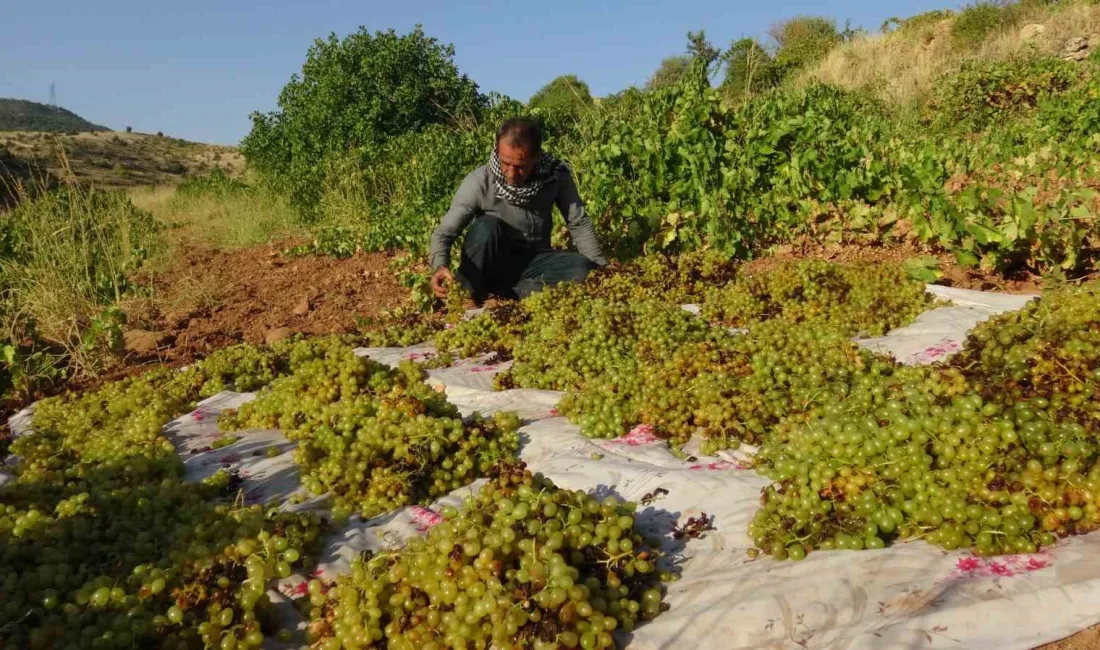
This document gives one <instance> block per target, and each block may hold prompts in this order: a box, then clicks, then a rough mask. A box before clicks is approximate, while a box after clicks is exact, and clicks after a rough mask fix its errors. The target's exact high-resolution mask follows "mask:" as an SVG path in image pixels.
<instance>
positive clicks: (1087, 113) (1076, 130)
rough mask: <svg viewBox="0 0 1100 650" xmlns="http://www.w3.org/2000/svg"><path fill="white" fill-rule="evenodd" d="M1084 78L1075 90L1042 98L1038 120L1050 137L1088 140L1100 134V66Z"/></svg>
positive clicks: (1090, 69) (1092, 67)
mask: <svg viewBox="0 0 1100 650" xmlns="http://www.w3.org/2000/svg"><path fill="white" fill-rule="evenodd" d="M1097 51H1100V50H1097ZM1084 76H1085V80H1084V81H1083V82H1082V83H1080V84H1078V85H1077V86H1075V87H1074V88H1073V89H1072V90H1069V91H1067V92H1064V93H1061V94H1055V93H1049V94H1046V95H1044V96H1043V97H1041V98H1040V99H1039V102H1038V106H1039V107H1038V110H1037V112H1036V116H1035V117H1036V121H1037V123H1038V124H1039V125H1040V126H1041V127H1042V128H1043V129H1044V130H1046V132H1047V133H1048V134H1049V136H1050V137H1052V138H1069V139H1087V138H1089V137H1092V136H1095V135H1096V134H1098V133H1100V65H1096V64H1092V65H1091V66H1090V67H1088V68H1087V69H1086V72H1085V73H1084Z"/></svg>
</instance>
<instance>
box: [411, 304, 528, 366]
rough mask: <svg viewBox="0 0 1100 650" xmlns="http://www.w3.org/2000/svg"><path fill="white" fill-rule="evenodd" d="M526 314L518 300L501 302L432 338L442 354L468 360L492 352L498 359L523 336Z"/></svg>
mask: <svg viewBox="0 0 1100 650" xmlns="http://www.w3.org/2000/svg"><path fill="white" fill-rule="evenodd" d="M528 319H529V314H528V312H527V310H526V308H525V307H524V303H522V302H502V303H499V304H497V305H494V306H492V307H490V308H489V309H487V310H486V311H485V312H483V313H481V314H478V315H477V316H475V317H473V318H470V319H468V320H464V321H461V322H459V323H457V324H455V326H454V327H452V328H450V329H444V330H443V331H441V332H439V333H437V334H436V335H435V337H434V338H433V339H432V342H433V343H434V344H435V347H436V349H437V350H438V351H439V352H440V353H442V354H452V355H457V357H458V358H460V359H468V358H470V357H474V356H477V355H479V354H485V353H488V352H495V353H496V354H497V356H498V358H510V357H511V353H512V349H513V348H514V347H515V346H516V343H517V342H518V341H519V340H520V339H521V338H522V337H523V334H524V329H525V327H524V326H525V325H526V323H527V321H528Z"/></svg>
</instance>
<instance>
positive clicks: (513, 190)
mask: <svg viewBox="0 0 1100 650" xmlns="http://www.w3.org/2000/svg"><path fill="white" fill-rule="evenodd" d="M566 169H568V168H567V167H566V166H565V163H563V162H562V161H561V160H558V159H557V158H555V157H553V156H551V155H550V154H548V153H545V152H544V153H543V154H542V155H541V156H540V157H539V159H538V162H536V163H535V169H534V171H532V172H531V175H530V176H528V177H527V182H525V183H524V184H523V185H511V184H509V183H508V179H506V178H504V174H502V173H501V172H500V156H499V155H497V152H496V150H495V149H494V150H493V155H491V156H489V171H491V172H492V173H493V182H494V183H495V184H496V186H497V196H498V197H499V198H502V199H504V200H505V201H507V202H509V203H511V204H512V205H527V204H528V203H530V202H531V200H532V199H534V198H535V195H537V194H538V193H539V192H541V191H542V189H543V188H544V187H547V186H549V185H552V184H554V183H556V182H557V180H558V172H559V171H562V170H566Z"/></svg>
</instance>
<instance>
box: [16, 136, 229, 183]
mask: <svg viewBox="0 0 1100 650" xmlns="http://www.w3.org/2000/svg"><path fill="white" fill-rule="evenodd" d="M0 147H4V148H6V149H7V150H8V151H10V152H11V153H12V154H13V155H14V156H15V157H17V158H19V159H20V160H22V161H25V162H29V163H31V164H34V165H35V166H36V167H38V168H39V169H43V170H46V171H47V172H48V173H49V175H51V176H62V175H66V172H65V170H66V167H67V168H68V170H71V172H72V174H73V175H74V176H75V178H76V180H77V181H79V182H82V183H90V184H94V185H97V186H101V187H133V186H139V185H164V184H174V183H177V182H179V181H180V180H181V179H183V178H184V177H186V176H190V175H195V174H202V173H205V172H208V171H210V170H212V169H214V168H220V169H222V170H224V171H226V172H229V173H235V172H238V171H240V169H241V168H242V167H243V165H244V160H243V158H242V157H241V156H240V154H238V153H237V151H236V150H235V149H233V148H232V147H223V146H219V145H209V144H202V143H198V142H188V141H186V140H180V139H178V138H170V137H167V136H161V135H149V134H144V133H122V132H116V131H100V132H96V133H79V134H76V135H66V134H57V133H42V132H27V131H16V132H7V133H0Z"/></svg>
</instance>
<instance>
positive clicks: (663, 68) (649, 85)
mask: <svg viewBox="0 0 1100 650" xmlns="http://www.w3.org/2000/svg"><path fill="white" fill-rule="evenodd" d="M690 67H691V57H690V56H688V55H686V54H677V55H675V56H669V57H665V58H664V59H662V60H661V65H660V66H659V67H658V68H657V70H656V71H655V72H654V73H653V76H652V77H650V78H649V80H648V81H646V84H645V89H646V90H657V89H658V88H668V87H670V86H675V85H676V84H678V83H680V80H681V79H682V78H683V76H684V74H685V73H686V72H687V71H688V69H689V68H690Z"/></svg>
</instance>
